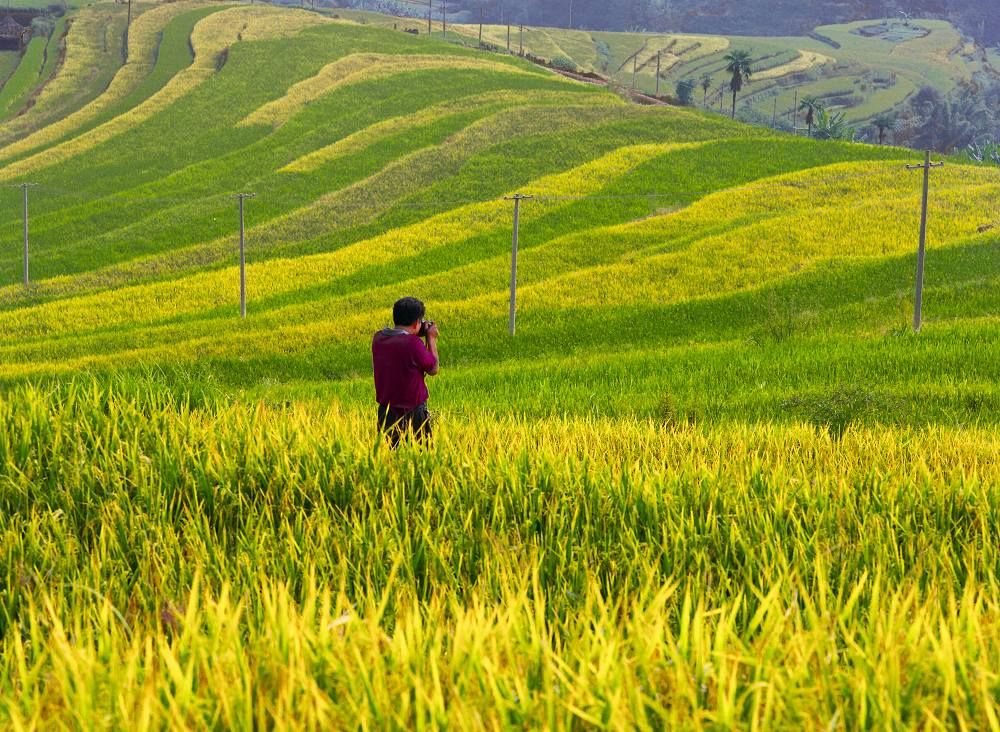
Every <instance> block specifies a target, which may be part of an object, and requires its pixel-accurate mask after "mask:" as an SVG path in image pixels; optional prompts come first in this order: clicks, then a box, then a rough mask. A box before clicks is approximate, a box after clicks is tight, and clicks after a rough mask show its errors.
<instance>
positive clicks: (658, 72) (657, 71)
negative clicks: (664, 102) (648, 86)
mask: <svg viewBox="0 0 1000 732" xmlns="http://www.w3.org/2000/svg"><path fill="white" fill-rule="evenodd" d="M662 54H663V51H657V52H656V96H660V56H661V55H662Z"/></svg>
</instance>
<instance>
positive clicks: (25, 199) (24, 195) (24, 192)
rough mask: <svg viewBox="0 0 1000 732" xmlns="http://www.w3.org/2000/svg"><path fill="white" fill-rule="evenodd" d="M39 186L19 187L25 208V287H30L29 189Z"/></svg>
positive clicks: (21, 185) (23, 216)
mask: <svg viewBox="0 0 1000 732" xmlns="http://www.w3.org/2000/svg"><path fill="white" fill-rule="evenodd" d="M36 185H38V184H37V183H21V184H19V185H18V186H17V187H18V188H20V189H21V196H22V201H23V203H24V208H23V210H22V223H23V225H24V286H25V288H27V287H28V189H29V188H31V187H33V186H36Z"/></svg>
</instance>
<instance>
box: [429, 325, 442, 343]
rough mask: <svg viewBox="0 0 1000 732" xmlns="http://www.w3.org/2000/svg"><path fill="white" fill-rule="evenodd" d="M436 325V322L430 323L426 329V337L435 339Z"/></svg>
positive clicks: (436, 334)
mask: <svg viewBox="0 0 1000 732" xmlns="http://www.w3.org/2000/svg"><path fill="white" fill-rule="evenodd" d="M438 335H439V333H438V326H437V323H433V324H431V327H430V328H428V329H427V339H428V340H432V341H436V340H437V337H438Z"/></svg>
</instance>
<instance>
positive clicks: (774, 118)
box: [771, 94, 778, 130]
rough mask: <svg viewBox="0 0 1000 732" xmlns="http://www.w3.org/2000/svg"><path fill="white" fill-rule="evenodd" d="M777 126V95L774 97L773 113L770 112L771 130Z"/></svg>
mask: <svg viewBox="0 0 1000 732" xmlns="http://www.w3.org/2000/svg"><path fill="white" fill-rule="evenodd" d="M777 126H778V95H777V94H775V95H774V111H773V112H771V129H772V130H773V129H774V128H775V127H777Z"/></svg>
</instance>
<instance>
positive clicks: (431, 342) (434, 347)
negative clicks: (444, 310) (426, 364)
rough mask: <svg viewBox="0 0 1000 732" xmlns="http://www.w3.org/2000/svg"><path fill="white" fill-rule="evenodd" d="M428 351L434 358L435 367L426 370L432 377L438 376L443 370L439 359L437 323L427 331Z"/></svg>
mask: <svg viewBox="0 0 1000 732" xmlns="http://www.w3.org/2000/svg"><path fill="white" fill-rule="evenodd" d="M427 350H428V351H430V352H431V355H432V356H434V365H433V366H432V367H431V368H428V369H427V370H426V373H427V374H428V375H430V376H436V375H437V373H438V372H439V371H440V370H441V359H440V358H438V327H437V323H435V324H434V325H432V326H431V328H430V330H428V331H427Z"/></svg>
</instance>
